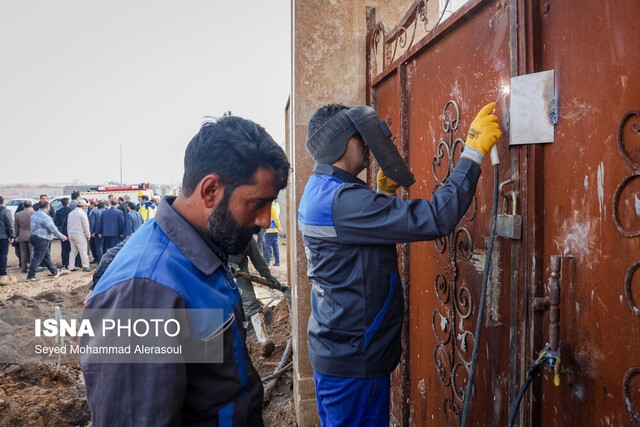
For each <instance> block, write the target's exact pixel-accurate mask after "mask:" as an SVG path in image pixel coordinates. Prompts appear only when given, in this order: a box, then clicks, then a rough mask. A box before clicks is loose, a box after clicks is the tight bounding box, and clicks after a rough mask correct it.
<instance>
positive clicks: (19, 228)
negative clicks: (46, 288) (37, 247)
mask: <svg viewBox="0 0 640 427" xmlns="http://www.w3.org/2000/svg"><path fill="white" fill-rule="evenodd" d="M18 208H22V209H21V210H20V212H18V211H17V210H16V214H15V216H14V218H13V225H14V227H15V233H16V240H15V242H14V244H16V243H17V244H18V246H17V248H19V249H20V251H19V252H18V257H19V258H18V259H19V260H20V270H22V272H23V273H26V272H27V267H28V265H29V263H30V262H31V258H32V257H33V245H32V244H31V242H30V241H29V240H30V238H31V215H33V214H34V213H35V211H34V210H33V205H32V204H31V202H30V201H29V200H27V201H26V202H24V203H20V206H18Z"/></svg>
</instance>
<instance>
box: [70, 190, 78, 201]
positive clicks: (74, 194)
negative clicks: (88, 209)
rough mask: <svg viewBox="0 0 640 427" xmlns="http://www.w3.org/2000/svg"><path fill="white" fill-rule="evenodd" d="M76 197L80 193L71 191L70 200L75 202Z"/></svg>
mask: <svg viewBox="0 0 640 427" xmlns="http://www.w3.org/2000/svg"><path fill="white" fill-rule="evenodd" d="M78 197H80V192H79V191H72V192H71V200H75V199H77V198H78Z"/></svg>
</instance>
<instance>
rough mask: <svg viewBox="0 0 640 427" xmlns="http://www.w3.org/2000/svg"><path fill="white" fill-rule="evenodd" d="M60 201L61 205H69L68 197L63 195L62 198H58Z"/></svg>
mask: <svg viewBox="0 0 640 427" xmlns="http://www.w3.org/2000/svg"><path fill="white" fill-rule="evenodd" d="M60 203H61V204H62V206H69V199H68V198H67V197H63V198H62V199H60Z"/></svg>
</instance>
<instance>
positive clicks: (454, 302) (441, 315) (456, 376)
mask: <svg viewBox="0 0 640 427" xmlns="http://www.w3.org/2000/svg"><path fill="white" fill-rule="evenodd" d="M440 120H441V121H442V130H443V131H444V132H445V133H446V136H445V138H444V139H443V140H441V141H440V142H439V143H438V146H437V149H436V155H435V157H434V158H433V162H432V170H433V176H434V178H435V180H436V185H435V186H434V189H433V192H432V194H435V192H436V191H437V190H438V189H439V188H440V187H441V186H443V185H444V183H445V180H446V179H447V178H448V177H449V175H450V174H451V172H452V171H453V168H454V162H455V160H454V155H455V154H456V152H459V153H462V150H463V149H464V140H462V139H461V138H454V135H453V134H454V132H455V131H456V130H457V129H458V126H459V124H460V108H458V104H457V103H456V102H455V101H449V102H447V104H446V105H445V107H444V109H443V111H442V114H441V116H440ZM456 150H457V151H456ZM440 165H446V166H447V169H446V173H445V176H444V177H440V176H438V171H437V169H438V168H437V166H440ZM476 209H477V201H476V198H475V196H474V198H473V209H472V211H471V214H470V215H469V216H465V219H467V221H472V220H473V219H474V218H475V214H476ZM435 247H436V251H437V252H438V253H440V254H444V253H445V252H446V253H447V261H446V263H445V266H444V271H443V272H442V273H439V274H437V275H436V278H435V283H434V286H435V290H436V297H437V298H438V301H439V302H440V303H441V304H442V305H443V306H444V307H443V308H438V309H436V310H435V311H434V312H433V316H432V318H431V324H432V325H431V326H432V328H433V332H434V334H435V337H436V340H437V342H438V343H437V345H436V347H435V349H434V351H433V357H434V361H435V366H436V371H437V373H438V375H439V377H440V379H441V380H442V383H443V385H444V386H445V387H448V388H449V389H450V395H449V396H448V397H447V398H446V399H445V401H444V413H445V417H446V419H447V423H448V424H449V425H458V423H459V419H460V416H459V415H460V409H461V408H460V407H459V406H458V405H459V404H460V403H462V402H464V394H465V392H466V388H465V387H464V386H463V385H462V384H463V383H462V380H463V379H464V376H465V375H466V377H467V378H468V375H469V363H470V359H471V357H470V356H471V351H472V350H473V333H472V332H471V331H467V330H465V329H463V327H462V324H463V322H462V320H463V319H468V318H470V317H471V315H472V314H473V311H474V310H473V308H474V303H473V299H472V297H471V292H469V289H468V287H467V286H466V285H465V284H460V283H458V259H462V260H465V261H469V260H470V259H471V257H472V255H473V238H472V236H471V233H470V232H469V230H468V229H467V228H466V227H464V226H462V225H460V224H458V227H457V228H456V229H455V230H454V231H453V232H451V233H450V234H449V235H447V236H445V237H442V238H440V239H436V240H435ZM472 397H473V396H472Z"/></svg>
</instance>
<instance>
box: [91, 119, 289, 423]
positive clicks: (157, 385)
mask: <svg viewBox="0 0 640 427" xmlns="http://www.w3.org/2000/svg"><path fill="white" fill-rule="evenodd" d="M288 173H289V162H288V161H287V158H286V155H285V153H284V151H283V150H282V148H280V146H278V144H276V143H275V142H274V141H273V139H272V138H271V137H270V136H269V134H267V132H266V131H265V130H264V128H262V127H261V126H260V125H258V124H256V123H254V122H252V121H249V120H245V119H242V118H240V117H236V116H231V115H225V116H224V117H222V118H219V119H216V120H214V121H211V122H208V123H205V124H204V125H203V126H202V128H201V129H200V131H199V132H198V134H197V135H196V136H195V137H194V138H193V139H192V140H191V142H190V143H189V145H188V147H187V150H186V152H185V159H184V176H183V180H182V192H181V194H180V195H179V196H178V197H177V198H176V197H165V198H164V199H163V200H162V201H161V203H160V206H161V207H160V208H159V209H158V214H157V215H156V217H155V219H151V220H149V221H147V222H145V223H144V225H142V226H141V227H140V228H139V229H138V230H137V231H136V232H135V233H134V234H132V236H131V237H130V238H129V239H128V240H127V242H126V243H125V244H124V246H123V248H122V250H121V251H120V252H119V253H118V254H117V256H116V257H115V258H113V261H112V262H111V264H110V265H109V267H108V268H107V270H106V272H105V273H104V275H103V276H102V277H101V278H100V280H99V281H98V283H97V284H96V286H95V289H94V290H93V293H92V294H91V295H90V297H89V299H88V302H87V305H86V308H85V313H86V312H87V310H92V309H106V311H109V310H113V309H116V308H117V309H127V308H131V309H139V308H142V309H147V308H163V309H187V310H188V309H220V310H221V311H222V312H223V320H224V324H223V325H213V326H211V327H210V328H209V329H207V328H208V327H209V326H210V325H206V324H197V325H195V326H194V325H190V330H189V331H188V332H187V333H188V336H187V337H186V338H184V339H185V341H188V340H189V339H193V340H199V339H200V338H202V337H204V338H202V340H204V341H206V340H207V339H208V338H209V337H212V336H222V343H223V345H222V348H221V349H218V350H220V351H222V353H223V355H222V356H223V357H222V363H216V362H210V363H206V362H205V363H188V362H184V363H164V362H159V363H91V361H90V360H88V359H87V358H85V357H84V356H83V365H82V367H83V373H84V378H85V383H86V388H87V399H88V401H89V407H90V410H91V418H92V421H93V424H94V425H122V426H127V425H131V426H133V425H258V426H261V425H263V422H262V398H263V389H262V383H261V380H260V377H259V376H258V373H257V372H256V370H255V368H254V367H253V364H252V363H251V359H250V356H249V352H248V351H247V347H246V345H245V336H246V325H247V322H246V319H245V318H244V314H243V311H242V302H241V299H240V294H239V292H238V288H237V285H236V284H235V281H234V280H233V277H232V275H231V272H230V270H229V266H228V262H227V259H228V256H229V255H232V254H236V253H239V252H241V251H242V250H243V249H244V248H246V247H247V244H248V243H249V240H250V239H251V238H252V237H253V235H254V234H255V233H257V232H258V231H259V230H260V228H267V227H269V224H270V221H271V202H272V201H273V200H275V199H276V197H277V196H278V192H279V191H280V190H282V189H283V188H284V187H286V185H287V178H288ZM181 333H182V332H181ZM209 352H210V353H211V348H210V349H209ZM205 354H206V351H205Z"/></svg>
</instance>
